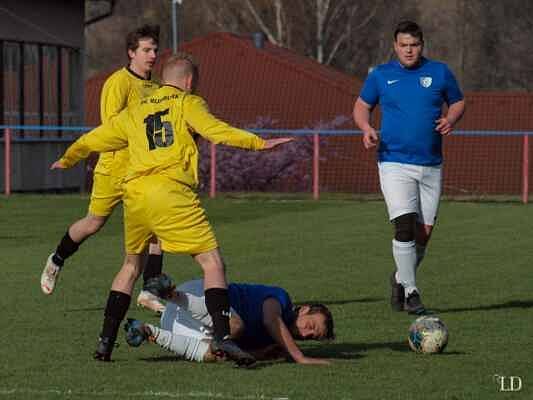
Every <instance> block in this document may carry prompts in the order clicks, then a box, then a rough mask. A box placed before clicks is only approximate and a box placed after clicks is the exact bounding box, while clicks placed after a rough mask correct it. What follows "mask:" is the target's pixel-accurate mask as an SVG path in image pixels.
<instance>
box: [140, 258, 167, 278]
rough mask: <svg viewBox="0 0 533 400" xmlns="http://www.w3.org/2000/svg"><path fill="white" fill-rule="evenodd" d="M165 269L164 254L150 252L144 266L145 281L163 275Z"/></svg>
mask: <svg viewBox="0 0 533 400" xmlns="http://www.w3.org/2000/svg"><path fill="white" fill-rule="evenodd" d="M162 270H163V254H149V255H148V261H147V262H146V265H145V267H144V272H143V281H144V283H146V281H147V280H148V279H150V278H153V277H155V276H158V275H161V271H162Z"/></svg>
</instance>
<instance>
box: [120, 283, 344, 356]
mask: <svg viewBox="0 0 533 400" xmlns="http://www.w3.org/2000/svg"><path fill="white" fill-rule="evenodd" d="M145 289H147V290H150V291H152V292H153V293H154V294H155V295H157V296H160V297H162V298H167V300H168V302H167V305H166V308H165V311H164V312H163V315H162V316H161V324H160V327H157V326H154V325H151V324H147V323H142V322H141V321H138V320H133V319H129V320H128V323H127V324H126V325H125V329H126V332H127V333H126V339H127V342H128V344H130V345H131V346H139V345H140V344H141V343H143V342H144V341H146V340H147V341H149V342H152V343H157V344H158V345H160V346H161V347H162V348H164V349H166V350H170V351H173V352H174V353H176V354H177V355H179V356H181V357H183V358H184V359H186V360H191V361H199V362H208V361H216V360H217V359H218V357H217V352H215V351H213V348H212V346H211V338H212V335H211V331H212V325H213V324H212V320H211V317H210V316H209V314H208V312H207V308H206V306H205V297H204V294H203V293H204V287H203V280H201V279H199V280H193V281H188V282H185V283H184V284H182V285H180V286H179V287H178V288H177V289H176V288H175V286H174V284H173V282H172V280H171V279H170V278H169V277H168V276H166V275H161V276H160V277H159V278H152V280H151V281H149V282H148V283H147V285H146V287H145ZM228 292H229V297H230V306H231V318H230V326H231V336H232V338H233V339H234V340H235V342H236V343H237V344H238V345H239V346H240V347H241V348H243V349H246V350H247V351H249V352H250V353H251V354H253V355H254V356H255V357H256V358H257V359H271V358H279V357H286V358H290V359H292V360H294V361H295V362H297V363H300V364H329V361H327V360H324V359H320V358H312V357H306V356H305V355H304V354H303V353H302V351H301V350H300V349H299V348H298V345H297V344H296V342H295V340H325V339H333V338H334V332H333V317H332V315H331V312H330V311H329V310H328V308H327V307H326V306H324V305H322V304H304V305H301V306H298V307H296V308H295V307H293V304H292V301H291V299H290V297H289V294H288V293H287V292H286V291H285V290H284V289H282V288H280V287H276V286H265V285H254V284H243V283H231V284H229V285H228Z"/></svg>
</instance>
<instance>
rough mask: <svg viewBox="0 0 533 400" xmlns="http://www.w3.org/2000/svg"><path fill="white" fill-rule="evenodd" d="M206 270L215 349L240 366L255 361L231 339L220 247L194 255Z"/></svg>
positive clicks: (207, 305)
mask: <svg viewBox="0 0 533 400" xmlns="http://www.w3.org/2000/svg"><path fill="white" fill-rule="evenodd" d="M194 259H195V260H196V262H198V263H199V264H200V265H201V267H202V269H203V271H204V291H205V304H206V307H207V311H208V312H209V315H211V318H212V320H213V337H214V338H213V343H212V346H213V349H214V350H215V352H217V351H218V352H221V353H224V354H225V355H227V356H228V358H230V359H232V360H234V361H235V362H236V363H237V365H239V366H249V365H252V364H254V363H255V358H254V357H253V356H252V355H250V354H248V353H247V352H245V351H243V350H241V349H240V348H239V347H238V346H237V345H236V344H235V343H234V342H233V341H232V340H231V339H230V323H229V317H230V306H229V296H228V286H227V283H226V276H225V273H224V263H223V262H222V257H221V256H220V252H219V251H218V249H214V250H211V251H208V252H205V253H201V254H197V255H195V256H194Z"/></svg>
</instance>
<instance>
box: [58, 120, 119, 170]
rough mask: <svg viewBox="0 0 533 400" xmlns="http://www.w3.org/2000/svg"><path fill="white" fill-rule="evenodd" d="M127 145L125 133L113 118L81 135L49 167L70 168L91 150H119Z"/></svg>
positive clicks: (101, 151) (100, 151) (87, 155)
mask: <svg viewBox="0 0 533 400" xmlns="http://www.w3.org/2000/svg"><path fill="white" fill-rule="evenodd" d="M127 145H128V137H127V135H126V134H125V132H123V131H122V130H121V129H120V127H119V126H118V124H116V123H115V121H114V120H113V121H112V122H110V123H108V124H105V125H100V126H99V127H98V128H96V129H93V130H92V131H90V132H89V133H87V134H85V135H83V136H81V137H80V138H79V139H78V140H76V141H75V142H74V143H72V144H71V145H70V147H69V148H68V149H67V151H66V152H65V154H63V156H62V157H61V158H60V159H59V160H57V161H56V162H54V163H53V164H52V165H51V166H50V169H58V168H59V169H65V168H70V167H73V166H74V165H76V164H77V163H78V162H79V161H81V160H83V159H85V158H87V157H89V154H90V153H92V152H98V153H103V152H106V151H113V150H120V149H122V148H124V147H126V146H127Z"/></svg>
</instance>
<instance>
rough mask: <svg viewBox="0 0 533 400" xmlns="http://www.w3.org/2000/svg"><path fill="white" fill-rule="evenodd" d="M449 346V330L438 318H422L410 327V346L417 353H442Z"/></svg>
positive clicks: (426, 316)
mask: <svg viewBox="0 0 533 400" xmlns="http://www.w3.org/2000/svg"><path fill="white" fill-rule="evenodd" d="M447 344H448V328H446V325H444V322H442V321H441V320H440V319H439V318H438V317H435V316H428V315H425V316H422V317H420V318H417V319H416V320H415V321H414V322H413V323H412V324H411V326H410V327H409V346H410V347H411V349H412V350H413V351H415V352H417V353H426V354H433V353H441V352H442V351H443V350H444V348H445V347H446V345H447Z"/></svg>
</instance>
